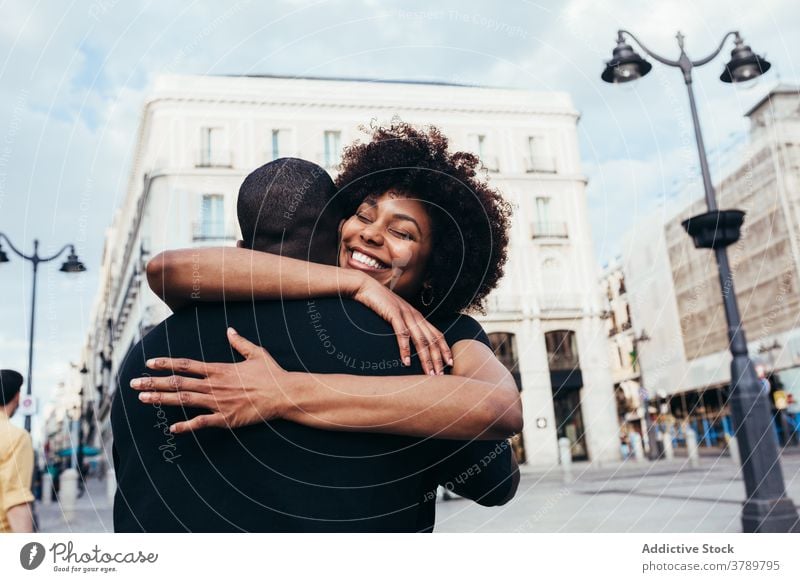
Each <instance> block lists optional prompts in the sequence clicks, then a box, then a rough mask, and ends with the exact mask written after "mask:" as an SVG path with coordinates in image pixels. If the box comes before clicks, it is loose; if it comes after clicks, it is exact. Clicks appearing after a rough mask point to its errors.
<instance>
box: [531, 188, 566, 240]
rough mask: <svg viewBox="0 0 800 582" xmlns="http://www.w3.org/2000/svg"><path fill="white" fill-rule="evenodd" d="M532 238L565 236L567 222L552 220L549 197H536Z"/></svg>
mask: <svg viewBox="0 0 800 582" xmlns="http://www.w3.org/2000/svg"><path fill="white" fill-rule="evenodd" d="M533 238H567V224H566V223H565V222H563V221H562V222H558V221H553V220H552V217H551V213H550V198H547V197H544V196H541V197H537V198H536V221H535V222H534V223H533Z"/></svg>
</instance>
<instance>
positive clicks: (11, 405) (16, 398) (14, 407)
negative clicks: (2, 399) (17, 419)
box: [6, 390, 22, 416]
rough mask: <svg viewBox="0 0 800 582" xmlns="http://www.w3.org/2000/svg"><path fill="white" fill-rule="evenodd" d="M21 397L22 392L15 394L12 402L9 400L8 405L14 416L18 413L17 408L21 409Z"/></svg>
mask: <svg viewBox="0 0 800 582" xmlns="http://www.w3.org/2000/svg"><path fill="white" fill-rule="evenodd" d="M21 395H22V390H20V391H19V392H17V393H16V394H14V397H13V398H12V399H11V400H9V401H8V404H7V405H6V406H8V407H9V408H10V409H11V415H12V416H13V415H14V413H15V412H16V411H17V408H19V399H20V398H21Z"/></svg>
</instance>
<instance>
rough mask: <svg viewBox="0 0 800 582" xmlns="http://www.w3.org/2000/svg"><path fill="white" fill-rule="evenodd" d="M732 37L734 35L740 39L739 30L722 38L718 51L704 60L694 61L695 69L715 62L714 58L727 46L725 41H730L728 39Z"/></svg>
mask: <svg viewBox="0 0 800 582" xmlns="http://www.w3.org/2000/svg"><path fill="white" fill-rule="evenodd" d="M731 35H734V36H735V37H736V38H739V31H738V30H732V31H730V32H728V33H726V34H725V36H723V37H722V42H720V43H719V47H717V50H715V51H714V52H713V53H711V54H710V55H708V56H707V57H705V58H703V59H700V60H699V61H692V65H693V66H695V67H700V66H702V65H705V64H706V63H707V62H709V61H711V60H713V59H714V57H716V56H717V55H718V54H719V53H720V51H721V50H722V47H723V46H725V41H726V40H728V37H729V36H731Z"/></svg>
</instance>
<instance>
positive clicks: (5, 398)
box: [0, 370, 33, 533]
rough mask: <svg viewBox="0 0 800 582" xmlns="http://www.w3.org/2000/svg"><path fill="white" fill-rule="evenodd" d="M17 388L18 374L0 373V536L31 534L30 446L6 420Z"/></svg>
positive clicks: (25, 435) (21, 432)
mask: <svg viewBox="0 0 800 582" xmlns="http://www.w3.org/2000/svg"><path fill="white" fill-rule="evenodd" d="M21 387H22V376H21V375H20V374H19V372H15V371H14V370H0V533H8V532H14V533H29V532H32V531H33V514H32V511H31V510H32V506H31V503H32V502H33V494H32V493H31V478H32V477H33V445H32V444H31V437H30V435H29V434H28V433H27V432H25V431H24V430H23V429H21V428H19V427H18V426H15V425H13V424H11V421H10V420H9V419H10V418H11V417H12V416H14V412H16V410H17V407H18V406H19V394H20V388H21Z"/></svg>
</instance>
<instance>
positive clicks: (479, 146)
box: [469, 133, 499, 172]
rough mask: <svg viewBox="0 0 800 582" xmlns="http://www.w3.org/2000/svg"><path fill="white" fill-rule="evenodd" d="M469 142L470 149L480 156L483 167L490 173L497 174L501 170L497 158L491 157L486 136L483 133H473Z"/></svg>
mask: <svg viewBox="0 0 800 582" xmlns="http://www.w3.org/2000/svg"><path fill="white" fill-rule="evenodd" d="M469 141H470V149H471V150H472V151H473V152H474V153H475V154H476V155H477V156H478V158H479V159H480V161H481V164H482V165H483V167H484V168H486V169H487V170H489V171H490V172H497V171H498V170H499V167H498V163H497V156H490V155H489V152H488V150H487V148H486V144H487V139H486V135H484V134H482V133H473V134H471V135H470V136H469Z"/></svg>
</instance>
